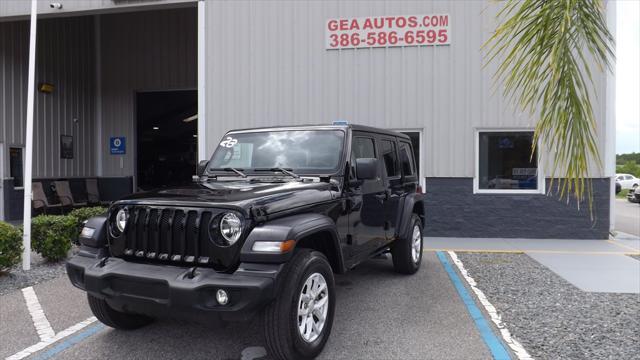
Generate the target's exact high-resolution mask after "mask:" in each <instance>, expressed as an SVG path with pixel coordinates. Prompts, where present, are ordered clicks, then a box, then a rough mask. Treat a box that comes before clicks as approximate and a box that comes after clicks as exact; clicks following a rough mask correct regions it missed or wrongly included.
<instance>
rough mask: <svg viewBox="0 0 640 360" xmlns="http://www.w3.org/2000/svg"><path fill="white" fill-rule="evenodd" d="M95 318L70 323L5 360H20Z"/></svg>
mask: <svg viewBox="0 0 640 360" xmlns="http://www.w3.org/2000/svg"><path fill="white" fill-rule="evenodd" d="M96 320H97V319H96V318H95V317H93V316H92V317H90V318H88V319H87V320H85V321H81V322H79V323H77V324H75V325H72V326H70V327H68V328H67V329H65V330H62V331H60V332H59V333H57V334H55V335H54V336H53V337H50V338H48V339H46V340H42V341H40V342H39V343H37V344H35V345H31V346H29V347H28V348H26V349H24V350H22V351H19V352H17V353H15V354H13V355H11V356H9V357H7V358H6V360H20V359H24V358H26V357H27V356H29V355H31V354H33V353H35V352H38V351H40V350H42V349H44V348H46V347H47V346H49V345H51V344H53V343H55V342H56V341H59V340H61V339H63V338H65V337H67V336H69V335H71V334H73V333H75V332H77V331H79V330H81V329H83V328H85V327H87V326H88V325H91V324H92V323H94V322H95V321H96Z"/></svg>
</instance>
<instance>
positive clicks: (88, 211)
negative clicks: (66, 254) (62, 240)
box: [69, 206, 107, 243]
mask: <svg viewBox="0 0 640 360" xmlns="http://www.w3.org/2000/svg"><path fill="white" fill-rule="evenodd" d="M106 212H107V208H105V207H102V206H94V207H85V208H79V209H75V210H72V211H71V212H70V213H69V216H72V217H74V218H75V219H76V224H77V228H76V236H75V237H74V238H73V239H72V241H73V242H75V243H77V242H78V235H80V231H82V226H83V225H84V222H85V221H87V220H89V219H90V218H92V217H94V216H98V215H102V214H104V213H106Z"/></svg>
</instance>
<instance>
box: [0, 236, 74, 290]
mask: <svg viewBox="0 0 640 360" xmlns="http://www.w3.org/2000/svg"><path fill="white" fill-rule="evenodd" d="M75 251H76V249H75V246H74V248H73V249H72V250H71V253H73V252H75ZM66 273H67V270H66V268H65V261H64V260H63V261H58V262H49V261H46V260H44V259H43V258H42V257H41V256H40V255H38V254H36V253H35V252H33V253H31V269H30V270H28V271H24V270H22V263H19V264H18V265H16V266H14V267H13V268H12V269H11V270H10V271H9V272H5V273H0V295H4V294H7V293H9V292H12V291H15V290H19V289H22V288H25V287H28V286H33V285H36V284H39V283H41V282H44V281H48V280H52V279H55V278H57V277H60V276H63V275H65V274H66Z"/></svg>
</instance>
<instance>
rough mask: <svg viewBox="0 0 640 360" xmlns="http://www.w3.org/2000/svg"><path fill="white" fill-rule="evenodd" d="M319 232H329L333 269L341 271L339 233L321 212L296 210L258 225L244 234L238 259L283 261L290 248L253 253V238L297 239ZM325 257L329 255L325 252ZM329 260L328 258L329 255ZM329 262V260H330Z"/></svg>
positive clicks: (254, 240) (255, 261)
mask: <svg viewBox="0 0 640 360" xmlns="http://www.w3.org/2000/svg"><path fill="white" fill-rule="evenodd" d="M319 232H327V233H329V234H330V235H331V236H330V239H329V241H331V247H332V249H333V254H331V255H333V256H334V257H335V258H334V261H335V263H334V264H333V265H334V266H335V268H334V271H335V272H338V273H342V272H344V268H345V267H344V259H343V256H342V251H341V247H340V240H339V239H340V237H339V235H338V231H337V229H336V224H335V222H334V221H333V220H332V219H331V218H329V217H328V216H326V215H322V214H298V215H292V216H287V217H283V218H279V219H275V220H271V221H269V222H266V223H264V224H261V225H258V226H256V227H255V228H253V230H252V231H251V233H249V235H248V236H247V238H246V240H245V241H244V244H243V245H242V250H241V251H240V262H241V263H260V262H262V263H264V262H266V263H283V262H286V261H288V260H289V259H290V258H291V256H292V254H293V251H289V252H287V253H284V254H268V253H257V252H254V251H253V250H252V248H253V244H254V242H256V241H258V240H261V241H286V240H296V246H297V245H298V243H297V242H298V241H299V240H300V239H303V238H305V237H307V236H309V235H313V234H316V233H319ZM328 257H329V256H328ZM330 260H331V259H330ZM330 262H331V261H330Z"/></svg>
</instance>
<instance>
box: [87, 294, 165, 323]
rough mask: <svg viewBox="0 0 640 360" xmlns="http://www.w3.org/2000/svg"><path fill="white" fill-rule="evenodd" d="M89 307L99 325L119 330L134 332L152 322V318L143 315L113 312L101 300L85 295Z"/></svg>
mask: <svg viewBox="0 0 640 360" xmlns="http://www.w3.org/2000/svg"><path fill="white" fill-rule="evenodd" d="M87 300H89V307H90V308H91V312H92V313H93V315H94V316H95V317H96V318H98V320H100V322H101V323H103V324H105V325H107V326H109V327H112V328H114V329H119V330H134V329H138V328H141V327H143V326H145V325H148V324H150V323H151V322H153V318H150V317H148V316H144V315H137V314H127V313H123V312H120V311H116V310H114V309H113V308H112V307H111V306H109V304H107V302H106V301H105V300H103V299H99V298H97V297H95V296H93V295H91V294H87Z"/></svg>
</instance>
